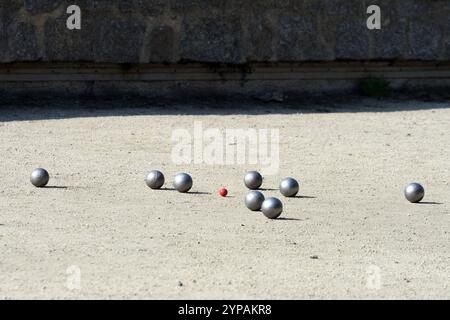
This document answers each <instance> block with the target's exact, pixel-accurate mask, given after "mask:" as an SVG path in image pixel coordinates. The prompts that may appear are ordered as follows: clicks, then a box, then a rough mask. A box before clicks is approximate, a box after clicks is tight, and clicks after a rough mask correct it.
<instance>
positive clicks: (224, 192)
mask: <svg viewBox="0 0 450 320" xmlns="http://www.w3.org/2000/svg"><path fill="white" fill-rule="evenodd" d="M219 194H220V195H221V196H222V197H226V196H227V194H228V190H227V189H225V188H222V189H220V190H219Z"/></svg>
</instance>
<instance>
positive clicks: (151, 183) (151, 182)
mask: <svg viewBox="0 0 450 320" xmlns="http://www.w3.org/2000/svg"><path fill="white" fill-rule="evenodd" d="M145 183H146V184H147V186H148V187H149V188H152V189H159V188H161V187H162V186H163V184H164V175H163V173H162V172H161V171H158V170H152V171H150V173H149V174H148V175H147V177H146V178H145Z"/></svg>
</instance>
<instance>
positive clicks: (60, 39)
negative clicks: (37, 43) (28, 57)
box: [44, 16, 99, 61]
mask: <svg viewBox="0 0 450 320" xmlns="http://www.w3.org/2000/svg"><path fill="white" fill-rule="evenodd" d="M81 26H82V27H81V30H68V29H67V28H66V16H62V17H59V18H56V19H55V18H50V19H48V20H47V22H46V23H45V26H44V35H45V36H44V39H45V40H44V43H45V59H46V60H47V61H94V60H95V48H96V45H97V42H98V40H99V39H98V33H97V26H96V25H95V24H94V21H93V19H89V18H88V17H87V16H83V19H82V22H81Z"/></svg>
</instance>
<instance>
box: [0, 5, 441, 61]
mask: <svg viewBox="0 0 450 320" xmlns="http://www.w3.org/2000/svg"><path fill="white" fill-rule="evenodd" d="M73 4H75V5H78V6H79V7H80V8H81V10H82V20H81V21H82V28H81V30H68V29H67V28H66V20H67V18H68V17H69V14H67V13H66V9H67V7H68V6H69V5H73ZM371 4H377V5H379V6H380V7H381V9H382V28H381V30H368V28H367V27H366V20H367V18H368V16H369V15H368V14H367V13H366V10H367V7H368V6H369V5H371ZM0 19H1V21H0V63H9V62H37V61H39V62H41V61H42V62H94V63H130V64H135V63H174V64H175V63H184V62H201V63H226V64H246V63H252V62H303V61H338V60H437V61H444V60H447V61H448V60H450V1H449V0H390V1H388V0H70V1H66V0H53V1H52V0H1V1H0Z"/></svg>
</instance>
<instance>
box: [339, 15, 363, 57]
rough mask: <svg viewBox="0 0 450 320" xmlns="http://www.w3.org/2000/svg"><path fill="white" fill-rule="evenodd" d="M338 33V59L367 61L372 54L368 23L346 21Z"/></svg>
mask: <svg viewBox="0 0 450 320" xmlns="http://www.w3.org/2000/svg"><path fill="white" fill-rule="evenodd" d="M334 32H336V58H337V59H345V60H367V59H368V57H369V52H370V40H369V32H370V31H369V30H368V29H367V26H366V21H365V20H363V19H361V21H354V20H344V21H343V22H341V23H340V24H339V25H338V27H337V30H335V31H334Z"/></svg>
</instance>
